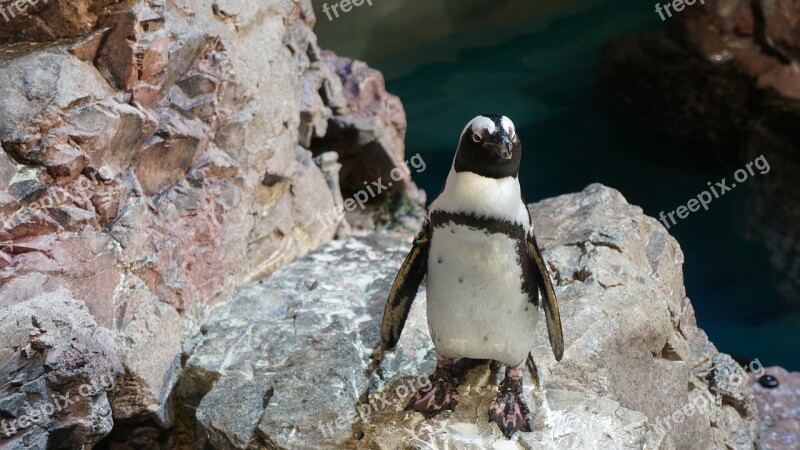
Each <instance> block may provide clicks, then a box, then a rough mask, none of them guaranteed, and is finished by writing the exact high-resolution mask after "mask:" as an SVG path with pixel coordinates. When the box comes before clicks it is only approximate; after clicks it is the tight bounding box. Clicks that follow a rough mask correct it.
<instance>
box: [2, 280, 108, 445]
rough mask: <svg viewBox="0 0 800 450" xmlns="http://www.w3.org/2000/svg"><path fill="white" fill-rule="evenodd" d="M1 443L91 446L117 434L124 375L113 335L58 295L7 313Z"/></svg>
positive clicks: (4, 312)
mask: <svg viewBox="0 0 800 450" xmlns="http://www.w3.org/2000/svg"><path fill="white" fill-rule="evenodd" d="M0 335H2V339H1V340H0V342H2V348H0V367H2V370H1V371H2V375H3V377H2V379H3V380H4V381H3V385H2V391H3V395H2V397H0V418H2V420H1V421H0V425H1V427H0V440H1V441H2V442H3V448H7V449H15V450H22V449H29V448H30V449H42V448H79V447H81V446H84V445H86V446H92V445H94V444H96V443H97V442H98V441H99V440H100V439H101V438H102V437H104V436H105V435H106V434H108V433H109V432H110V431H111V428H112V426H113V424H114V421H113V420H112V418H111V405H110V404H109V400H108V396H109V392H111V391H113V390H114V389H115V385H116V381H115V380H116V378H117V376H118V375H119V374H120V373H121V372H122V366H121V364H120V361H119V360H118V359H117V354H118V350H117V348H116V342H115V340H114V336H113V333H111V331H109V330H105V329H102V328H98V327H97V324H96V323H95V321H94V319H93V318H92V316H91V315H90V313H89V311H88V310H87V309H86V307H85V306H84V305H83V303H82V302H80V301H77V300H75V299H73V298H71V297H70V295H69V294H68V293H67V292H66V291H54V292H50V293H47V294H43V295H40V296H35V297H34V298H31V299H30V300H27V301H24V302H21V303H18V304H16V305H14V306H11V307H7V308H3V309H2V310H0Z"/></svg>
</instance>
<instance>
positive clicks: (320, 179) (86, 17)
mask: <svg viewBox="0 0 800 450" xmlns="http://www.w3.org/2000/svg"><path fill="white" fill-rule="evenodd" d="M17 3H20V2H17ZM23 3H25V2H23ZM35 3H36V4H35V5H32V6H31V5H29V6H28V7H26V11H24V14H16V15H15V16H13V17H11V18H10V20H9V22H7V23H6V22H5V19H3V18H0V21H3V22H4V25H3V26H2V30H0V62H2V63H3V64H0V146H2V150H3V151H2V152H0V224H2V229H0V242H2V243H3V245H2V246H0V308H2V310H0V313H5V311H6V309H8V308H14V307H16V305H19V304H22V303H24V302H26V301H28V300H29V299H31V298H34V297H40V296H45V295H55V293H56V292H62V291H63V292H66V293H65V294H64V295H67V296H69V297H71V298H74V300H75V302H77V303H76V304H83V305H84V307H85V308H86V310H88V311H89V313H90V314H91V316H92V318H93V320H94V322H95V324H96V325H95V326H96V327H97V332H98V333H100V332H102V333H111V336H113V338H114V339H115V340H116V341H117V345H116V347H114V349H113V351H112V352H113V356H114V357H115V358H116V359H117V360H118V361H119V364H120V366H119V367H121V369H122V371H123V373H122V374H120V376H119V379H118V380H117V383H118V389H117V390H116V391H115V392H114V393H113V394H112V395H110V396H109V401H110V402H111V408H112V409H113V420H114V421H115V425H116V429H117V430H119V435H117V433H116V432H115V433H113V435H112V436H110V437H109V438H108V439H109V441H110V442H121V441H124V442H125V443H126V445H128V444H129V443H131V445H134V443H135V445H140V446H141V448H152V445H156V444H159V445H160V444H162V443H163V442H165V438H164V435H165V434H166V430H168V429H170V428H171V427H173V426H174V422H175V420H176V418H175V415H174V411H173V410H172V409H171V408H170V403H169V399H170V397H171V396H172V395H173V388H174V384H175V381H176V380H177V378H178V376H179V374H180V370H181V367H180V364H179V363H180V360H179V353H180V349H181V346H182V344H183V343H184V340H185V338H186V337H187V336H193V335H194V334H195V333H196V332H197V330H198V327H199V325H200V323H201V322H202V321H203V320H204V317H205V316H206V314H207V313H208V310H209V309H210V308H211V307H212V306H213V305H215V304H216V303H218V302H220V301H222V300H224V299H226V298H228V297H229V296H230V295H231V294H232V293H233V292H234V290H235V289H236V288H237V287H239V286H241V285H243V284H246V283H249V282H252V281H253V280H256V279H260V278H262V277H263V276H265V275H267V274H269V273H271V272H273V271H275V270H276V269H277V268H279V267H280V266H282V265H284V264H286V263H288V262H290V261H292V260H294V259H296V258H298V257H300V256H302V255H304V254H306V253H307V252H309V251H311V250H313V249H315V248H317V247H318V246H319V245H320V244H322V243H323V242H325V241H328V240H330V239H331V238H333V237H334V234H335V233H336V231H337V230H338V229H339V225H340V222H341V219H338V220H334V221H321V220H314V217H315V216H316V215H317V214H322V213H327V212H329V211H331V210H335V209H336V206H337V203H336V202H337V201H338V202H339V203H338V204H339V205H340V204H341V192H338V186H339V184H338V183H339V181H338V174H337V173H336V171H335V170H332V171H331V170H328V169H330V168H327V169H326V172H325V173H323V171H322V170H321V169H320V168H319V167H318V166H317V165H316V164H315V163H314V160H313V154H312V152H311V151H310V147H311V141H312V140H313V139H316V138H318V139H323V138H324V137H325V136H326V135H327V134H328V132H329V130H328V127H327V124H328V122H329V121H330V120H333V117H334V114H343V113H344V111H345V110H346V108H347V100H346V99H345V96H344V92H343V88H342V82H341V80H340V78H339V77H338V76H337V75H336V73H335V72H334V71H333V70H332V69H331V68H330V67H329V66H328V65H327V64H326V63H325V62H324V61H322V59H321V57H320V49H319V47H318V46H317V44H316V37H315V36H314V34H313V31H312V27H313V25H314V22H315V20H316V19H315V17H314V13H313V8H312V7H311V2H310V1H308V0H271V1H269V2H263V3H253V2H247V1H242V0H224V1H222V0H220V1H214V2H191V1H185V0H178V1H176V2H163V1H161V0H150V1H144V0H125V1H121V2H111V1H107V0H77V1H75V2H69V4H62V3H63V2H62V3H59V2H56V1H53V0H50V1H43V0H39V1H38V2H35ZM25 5H28V3H25ZM3 6H5V7H6V9H5V10H3V11H6V12H8V11H9V10H8V3H7V2H4V3H3ZM365 70H366V69H365ZM372 76H373V77H376V76H375V75H372ZM384 94H385V91H384ZM385 95H387V96H388V94H385ZM398 105H399V102H396V104H394V106H393V108H394V109H393V111H394V113H395V115H396V114H402V108H400V109H397V107H398ZM362 114H363V115H364V120H365V121H366V122H364V123H367V122H368V118H369V114H375V115H376V116H377V115H381V114H384V113H383V112H382V111H379V110H377V109H372V110H369V111H366V112H362ZM394 120H396V121H398V123H400V122H404V120H405V119H404V118H403V117H395V118H394ZM370 127H371V125H370ZM372 130H373V128H372V127H371V128H370V130H368V131H369V132H371V131H372ZM355 131H356V132H360V130H355ZM399 137H400V139H399V140H398V139H395V140H394V141H386V142H384V145H386V146H387V147H386V148H384V149H383V150H384V151H386V152H390V153H391V154H393V155H395V156H396V157H397V158H398V159H402V158H403V147H402V136H401V135H400V136H399ZM390 146H399V147H396V148H395V147H390ZM353 176H355V175H353ZM334 187H335V189H336V191H334V190H332V189H333V188H334ZM70 304H72V303H70ZM76 314H77V313H76ZM9 324H10V322H8V323H5V322H4V325H3V326H10V325H9ZM1 332H3V329H0V333H1ZM82 357H83V356H82ZM8 389H9V388H8V387H6V388H4V389H3V390H0V397H2V396H3V395H4V394H5V393H6V392H7V391H8ZM69 420H71V419H70V418H69V417H65V418H64V420H63V421H64V423H71V422H69ZM81 420H83V419H81ZM110 424H111V416H108V422H107V423H106V422H103V424H102V425H103V426H102V427H100V428H97V429H96V430H94V431H92V433H95V434H92V435H91V436H90V437H91V439H89V438H87V444H88V445H91V444H92V443H93V442H96V441H97V440H99V439H100V438H101V437H102V436H103V435H105V434H107V433H108V432H109V430H110V429H111V428H110ZM53 426H60V425H53ZM129 435H130V436H132V437H130V439H128V436H129ZM87 436H88V435H87ZM25 439H26V442H29V443H34V442H40V441H41V442H44V441H46V440H47V439H48V434H47V430H46V429H44V428H42V429H39V428H37V429H36V430H33V429H32V430H31V431H30V432H29V433H28V434H27V435H26V437H25ZM68 442H71V441H68ZM5 444H6V442H5V441H3V440H2V439H0V446H4V445H5ZM15 445H16V444H15ZM30 445H31V447H32V448H33V447H35V444H30Z"/></svg>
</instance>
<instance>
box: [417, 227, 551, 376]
mask: <svg viewBox="0 0 800 450" xmlns="http://www.w3.org/2000/svg"><path fill="white" fill-rule="evenodd" d="M537 319H538V308H537V307H536V306H535V305H533V304H532V303H530V301H529V296H528V294H527V293H525V292H523V291H522V272H521V269H520V265H519V263H518V253H517V242H516V241H515V240H514V239H511V238H509V237H508V236H506V235H504V234H488V235H487V234H486V232H484V231H483V230H475V229H471V228H468V227H466V226H462V225H452V224H448V225H445V226H442V227H440V228H436V229H435V230H434V232H433V236H432V237H431V251H430V254H429V257H428V327H429V328H430V332H431V336H432V337H433V342H434V345H435V346H436V351H437V352H438V353H439V355H441V356H442V357H445V358H460V357H466V358H476V359H493V360H496V361H499V362H501V363H504V364H508V365H512V366H517V365H519V364H522V363H524V362H525V358H526V357H527V355H528V352H529V351H530V349H531V347H532V346H533V339H534V328H535V325H536V321H537Z"/></svg>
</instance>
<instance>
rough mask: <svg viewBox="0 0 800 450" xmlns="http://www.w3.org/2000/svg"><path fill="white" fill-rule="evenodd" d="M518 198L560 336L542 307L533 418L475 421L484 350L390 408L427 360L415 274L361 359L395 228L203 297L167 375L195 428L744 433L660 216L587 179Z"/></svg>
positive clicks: (488, 389) (578, 444)
mask: <svg viewBox="0 0 800 450" xmlns="http://www.w3.org/2000/svg"><path fill="white" fill-rule="evenodd" d="M531 211H532V214H533V218H534V224H535V227H536V230H537V234H538V237H539V242H540V244H541V246H542V247H543V251H544V254H545V258H546V260H547V261H548V266H549V269H550V271H551V273H552V275H553V278H554V281H555V284H556V290H557V294H558V296H559V299H560V305H561V313H562V320H563V328H564V335H565V340H566V351H565V353H564V359H563V360H562V361H561V362H559V363H557V362H556V361H555V360H554V358H553V356H552V353H551V350H550V345H549V343H548V341H547V337H546V332H545V326H544V323H543V321H541V323H540V324H539V330H538V333H539V336H540V339H539V341H538V342H537V344H536V346H535V347H534V349H533V351H532V353H533V356H534V359H535V361H536V374H535V378H536V379H537V380H538V382H533V381H532V378H531V374H530V373H529V371H528V370H526V378H525V380H526V383H527V384H526V390H525V394H526V396H527V400H528V403H529V405H530V406H531V409H532V411H533V412H534V415H535V417H534V432H532V433H518V434H517V436H515V437H514V439H512V440H511V441H508V440H506V439H505V438H504V437H503V436H502V435H501V433H500V431H499V430H498V429H497V427H496V426H494V425H493V424H491V423H489V422H488V420H487V410H488V404H489V402H490V401H491V400H492V398H493V395H494V392H495V390H496V385H497V382H498V379H497V374H496V373H494V372H493V371H492V368H491V367H490V366H489V365H481V366H478V367H475V368H473V369H472V370H471V371H470V372H469V375H468V377H467V380H466V382H465V384H464V385H463V386H462V387H461V388H460V392H461V403H460V404H459V405H458V407H457V408H456V410H455V411H454V412H446V413H443V414H441V415H439V416H437V417H435V418H433V419H429V420H425V419H423V417H422V416H421V415H420V414H418V413H409V412H404V411H403V407H404V406H405V403H406V402H407V399H408V397H409V395H410V392H411V391H413V390H415V389H417V388H419V386H420V385H421V384H422V383H424V382H425V380H424V379H420V378H419V376H420V375H427V374H428V373H430V372H431V371H432V369H433V366H434V362H435V353H434V351H433V348H432V344H431V342H430V337H429V335H428V329H427V324H426V319H425V298H426V297H425V291H424V289H423V290H422V291H421V292H420V295H419V297H418V300H417V302H416V304H415V305H414V308H413V310H412V314H411V317H410V318H409V321H408V323H407V325H406V328H405V331H404V333H403V336H402V338H401V340H400V342H399V344H398V347H397V350H396V351H395V352H393V353H390V354H388V355H387V356H386V359H385V360H384V362H383V364H382V376H383V379H381V378H380V376H379V375H378V374H377V373H371V372H370V371H369V370H368V365H369V362H370V354H371V350H372V348H373V346H374V345H375V344H376V343H377V341H378V339H379V326H380V319H381V315H382V312H383V307H384V302H385V299H386V294H387V292H388V290H389V288H390V286H391V283H392V280H393V279H394V276H395V274H396V270H397V268H398V267H399V265H400V263H401V261H402V258H403V257H404V255H405V253H406V252H407V249H408V246H409V240H410V236H402V237H397V236H392V235H381V234H378V235H373V236H370V237H367V238H362V239H356V238H350V239H346V240H343V241H336V242H332V243H330V244H326V245H324V246H323V247H322V248H320V249H319V250H318V251H316V252H313V253H312V254H310V255H308V256H307V257H305V258H303V259H301V260H299V261H297V262H294V263H292V264H290V265H289V266H286V267H284V268H282V269H280V270H279V271H277V272H276V273H274V274H273V275H272V276H271V277H269V278H267V279H265V280H262V281H260V282H258V283H255V284H251V285H249V286H247V287H245V288H243V289H241V290H240V291H239V292H238V293H237V294H236V295H235V296H234V298H233V299H232V300H231V301H230V302H228V303H226V304H224V305H221V306H220V307H218V308H217V309H216V310H215V311H214V314H213V317H214V319H212V320H211V321H209V322H208V323H206V324H205V325H204V326H203V329H202V333H201V334H199V335H198V336H197V337H196V339H195V340H194V341H193V343H192V345H191V346H189V347H188V349H187V355H186V356H185V361H186V362H185V364H184V369H185V375H184V378H183V379H182V380H181V381H180V382H179V387H178V398H179V399H180V404H181V405H182V406H181V407H182V408H184V409H185V410H186V411H189V412H191V413H192V414H191V415H190V416H191V418H192V421H193V425H192V427H193V429H192V432H193V433H195V439H197V440H198V441H199V442H208V443H210V444H211V445H212V446H214V447H215V448H226V449H228V448H262V447H267V448H319V447H325V448H329V447H333V446H336V445H338V446H348V447H359V448H386V449H395V448H446V446H449V447H450V448H475V449H480V448H498V449H503V448H524V449H539V448H547V449H575V448H604V449H606V448H608V449H617V448H619V449H628V448H630V449H634V448H636V449H639V448H653V449H657V448H661V449H684V448H703V449H725V448H732V449H751V448H754V442H755V440H756V437H757V411H756V407H755V404H754V402H753V394H752V390H751V388H750V387H749V384H748V383H747V381H746V379H747V376H746V374H745V372H744V370H743V368H742V367H740V366H738V365H737V364H736V363H735V362H734V361H733V359H731V358H730V357H729V356H727V355H725V354H721V353H719V352H718V351H717V350H716V348H715V347H714V346H713V344H711V343H710V342H709V341H708V338H707V337H706V335H705V333H704V332H703V331H702V330H700V329H698V328H697V325H696V322H695V317H694V312H693V309H692V305H691V302H690V301H689V299H688V298H687V297H686V292H685V289H684V286H683V277H682V272H681V265H682V263H683V253H682V252H681V250H680V247H679V246H678V244H677V242H676V241H675V240H674V239H673V238H672V237H670V236H669V235H668V234H667V231H666V230H665V229H664V228H663V227H662V226H661V225H660V224H659V223H658V222H657V221H656V220H655V219H653V218H650V217H647V216H645V215H643V214H642V211H641V209H640V208H638V207H636V206H632V205H629V204H627V202H626V201H625V199H624V198H623V197H622V195H621V194H620V193H619V192H617V191H614V190H613V189H609V188H606V187H604V186H601V185H592V186H589V187H588V188H586V189H585V190H584V191H583V192H581V193H577V194H570V195H564V196H561V197H557V198H553V199H548V200H544V201H542V202H540V203H537V204H533V205H531ZM487 301H491V299H487ZM362 418H363V419H362Z"/></svg>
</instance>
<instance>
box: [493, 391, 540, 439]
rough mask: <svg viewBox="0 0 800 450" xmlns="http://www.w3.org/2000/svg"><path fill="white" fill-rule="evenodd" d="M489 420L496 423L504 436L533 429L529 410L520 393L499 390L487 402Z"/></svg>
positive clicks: (508, 436) (509, 437)
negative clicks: (492, 398) (488, 402)
mask: <svg viewBox="0 0 800 450" xmlns="http://www.w3.org/2000/svg"><path fill="white" fill-rule="evenodd" d="M489 421H490V422H492V421H493V422H495V423H497V426H498V427H500V431H502V432H503V435H505V437H506V438H508V439H511V437H512V436H514V433H516V432H517V431H533V423H532V421H531V412H530V410H529V409H528V405H527V404H525V400H523V399H522V396H521V395H520V394H515V393H513V392H499V393H498V394H497V397H495V399H494V400H492V403H490V404H489Z"/></svg>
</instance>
